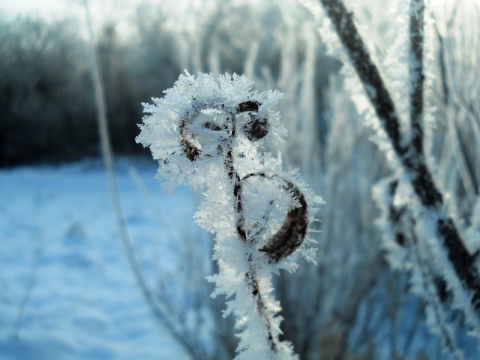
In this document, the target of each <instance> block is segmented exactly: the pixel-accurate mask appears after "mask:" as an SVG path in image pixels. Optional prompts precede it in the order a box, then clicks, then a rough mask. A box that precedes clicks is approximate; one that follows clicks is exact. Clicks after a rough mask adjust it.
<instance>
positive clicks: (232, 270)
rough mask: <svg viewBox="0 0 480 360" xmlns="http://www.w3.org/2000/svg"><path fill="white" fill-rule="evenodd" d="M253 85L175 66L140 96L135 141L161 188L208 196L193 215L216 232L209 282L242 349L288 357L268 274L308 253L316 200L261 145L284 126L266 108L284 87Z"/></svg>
mask: <svg viewBox="0 0 480 360" xmlns="http://www.w3.org/2000/svg"><path fill="white" fill-rule="evenodd" d="M252 86H253V83H252V81H250V80H249V79H247V78H246V77H244V76H238V75H233V76H231V75H228V74H226V75H223V76H219V77H218V78H214V77H213V76H212V75H211V74H199V75H198V76H197V77H195V76H192V75H190V74H188V73H186V74H185V75H180V77H179V79H178V80H177V82H176V83H175V85H174V87H173V88H171V89H169V90H167V91H166V92H165V96H164V97H163V98H161V99H153V102H154V103H153V104H144V108H145V112H146V113H147V115H146V116H145V117H144V119H143V124H142V125H140V128H141V133H140V135H139V136H138V137H137V142H140V143H142V144H143V145H144V146H148V147H150V150H151V151H152V154H153V157H154V158H155V159H156V160H157V161H158V163H159V165H160V167H159V171H158V177H159V178H160V180H161V182H162V184H163V185H164V186H165V187H166V188H167V189H169V190H173V188H174V187H175V186H178V185H181V184H184V185H188V186H190V187H192V188H193V189H197V190H202V192H203V194H204V196H205V198H204V201H203V202H202V204H201V205H200V209H199V211H198V212H197V213H196V215H195V218H196V221H197V223H198V224H199V225H200V226H202V227H203V228H204V229H206V230H208V231H210V232H211V233H213V234H215V247H214V259H215V260H217V262H218V267H219V273H218V274H216V275H213V276H211V277H210V281H213V282H215V283H216V290H215V292H214V294H213V296H216V295H218V294H225V295H226V296H227V299H228V302H227V310H226V311H225V316H227V315H229V314H230V313H234V314H235V315H236V324H235V327H236V329H237V330H239V337H240V344H239V347H238V349H237V354H238V358H239V359H252V358H277V359H291V358H295V355H294V353H293V349H292V346H291V344H290V343H288V342H285V341H281V340H280V339H279V336H280V334H281V330H280V322H281V320H282V318H281V317H280V316H279V315H278V313H279V311H280V304H279V303H278V301H276V300H275V299H274V298H273V297H272V296H271V292H272V291H273V288H272V282H271V277H272V273H278V271H279V270H280V269H287V270H289V271H293V270H294V269H295V268H296V264H295V263H293V262H292V261H291V259H290V255H291V254H293V253H294V252H297V251H299V252H301V253H303V255H304V256H305V257H306V258H307V260H313V255H314V248H313V247H312V246H311V244H312V242H313V240H312V239H310V237H309V232H310V231H309V224H311V223H312V220H313V214H314V212H315V211H316V207H317V206H318V205H319V204H321V203H322V200H321V199H320V198H319V197H318V196H316V195H315V194H313V192H311V191H310V190H309V189H308V188H307V187H306V185H305V184H303V182H302V181H301V180H300V179H299V176H298V174H296V173H295V172H293V171H288V172H285V171H284V170H283V169H282V161H281V156H280V154H278V155H277V156H273V155H272V154H271V153H269V152H268V151H266V150H265V149H266V148H267V147H272V146H275V145H278V144H279V143H280V142H282V141H283V138H284V136H285V135H286V131H285V129H284V127H283V125H282V124H281V123H280V116H279V114H278V113H276V112H274V111H273V109H272V108H273V106H275V104H276V103H277V102H278V100H280V98H281V94H280V93H279V92H278V91H269V92H263V93H258V92H254V91H252Z"/></svg>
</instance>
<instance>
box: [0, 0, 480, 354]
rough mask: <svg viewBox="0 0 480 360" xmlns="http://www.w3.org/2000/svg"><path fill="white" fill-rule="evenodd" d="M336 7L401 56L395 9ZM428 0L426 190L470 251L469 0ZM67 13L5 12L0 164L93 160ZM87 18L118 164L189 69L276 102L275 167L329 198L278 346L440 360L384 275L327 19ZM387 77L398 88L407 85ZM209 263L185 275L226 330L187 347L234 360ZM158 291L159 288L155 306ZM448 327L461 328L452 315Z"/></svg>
mask: <svg viewBox="0 0 480 360" xmlns="http://www.w3.org/2000/svg"><path fill="white" fill-rule="evenodd" d="M345 3H346V4H347V5H348V6H349V7H351V8H353V10H354V12H355V16H356V19H357V22H358V23H359V24H361V28H362V31H363V32H364V34H365V35H366V37H367V38H368V39H369V40H372V43H374V46H373V48H374V52H375V56H376V57H377V58H378V59H380V61H383V60H385V59H386V58H388V59H390V60H391V59H395V51H398V49H392V44H393V43H394V39H395V34H398V31H403V29H401V28H400V29H399V28H396V27H395V26H396V25H395V24H396V23H395V21H394V20H395V14H392V13H391V12H389V11H390V10H389V9H390V8H391V2H389V1H386V0H385V1H376V0H361V1H354V0H350V1H345ZM433 3H435V4H436V5H435V7H433V8H432V9H431V12H432V13H431V15H432V18H434V19H435V21H436V24H435V26H434V27H433V36H432V42H431V44H432V46H433V50H432V56H433V61H431V63H430V68H429V69H428V72H429V74H431V75H432V76H435V78H434V79H433V80H432V81H433V85H432V89H431V91H430V92H428V94H427V95H426V96H427V99H428V101H429V103H430V104H433V105H434V106H435V107H436V110H432V111H433V112H432V113H431V114H430V115H432V116H434V117H435V121H436V122H435V126H434V127H433V126H432V128H431V130H432V132H431V139H430V141H431V143H432V150H433V151H432V154H431V155H432V161H433V162H435V164H436V167H435V175H436V181H437V182H438V183H439V184H440V186H441V187H442V188H443V189H445V191H447V192H448V193H449V194H450V198H449V204H448V206H451V208H452V209H454V212H455V213H456V214H457V215H458V219H460V220H459V224H460V227H461V230H462V232H464V233H465V234H467V235H468V236H466V239H467V240H468V239H471V246H472V247H475V246H477V245H478V230H476V229H477V227H478V229H480V227H479V224H480V219H478V216H477V217H474V216H473V215H472V214H473V213H474V207H475V204H478V203H479V201H478V200H477V198H478V195H479V186H478V184H479V181H480V157H478V154H479V153H480V119H479V114H480V90H479V82H480V75H479V72H478V59H480V46H479V43H480V35H479V34H480V30H479V23H480V22H479V16H478V15H479V5H478V2H474V1H472V2H470V1H468V0H464V1H439V2H433ZM437 3H438V4H437ZM475 4H477V5H475ZM69 6H70V7H72V8H73V7H76V9H77V10H78V11H77V12H71V13H69V14H67V16H66V17H62V16H57V17H55V18H41V17H28V16H15V17H14V16H11V15H7V14H6V13H2V12H0V166H1V167H10V166H15V165H21V164H32V163H39V162H41V163H45V162H48V163H58V162H67V161H72V160H78V159H82V158H85V157H99V156H100V144H99V138H98V135H97V125H96V119H95V108H94V102H93V94H92V93H93V90H92V83H91V75H90V69H89V65H88V61H87V54H86V48H87V46H86V41H88V39H87V37H86V35H85V27H86V26H85V19H84V15H83V13H82V7H81V5H80V4H78V3H76V2H72V3H71V5H69ZM96 9H97V11H96V13H94V16H95V19H96V20H97V21H96V22H95V28H96V31H95V37H96V46H97V51H98V55H99V59H100V65H101V72H102V75H103V81H104V85H105V90H106V100H107V106H108V118H109V122H110V131H111V135H112V143H113V148H114V151H115V153H116V154H117V155H141V156H145V155H146V156H149V155H148V151H146V150H144V149H143V148H142V147H141V146H140V145H137V144H136V143H135V137H136V135H137V134H138V128H137V126H136V124H137V123H139V122H140V120H141V118H142V102H149V101H150V99H151V98H152V97H161V96H162V91H163V90H165V89H167V88H169V87H171V86H172V85H173V83H174V81H175V80H176V79H177V77H178V75H179V74H180V73H181V72H183V71H184V69H187V70H188V71H189V72H190V73H192V74H195V73H197V72H198V71H202V72H212V73H214V74H219V73H224V72H230V73H233V72H236V73H239V74H245V75H246V76H248V77H250V78H252V79H253V80H254V81H255V87H256V88H257V89H258V90H265V89H279V90H280V91H282V92H283V93H284V94H285V98H284V100H283V102H282V104H281V105H280V106H279V107H280V109H279V111H280V112H281V114H282V119H283V121H284V122H285V125H286V127H287V129H288V131H289V137H288V141H287V143H286V144H285V145H284V149H282V152H283V155H284V158H285V162H286V163H287V164H288V165H290V166H295V167H299V168H300V169H301V172H302V174H303V175H304V176H305V177H306V179H307V181H308V182H309V183H310V184H311V185H312V186H313V187H314V188H315V190H316V192H318V193H319V194H320V195H322V197H324V198H325V199H326V200H327V203H328V205H327V206H326V207H325V208H324V209H322V211H321V213H320V218H321V220H322V222H321V224H320V225H319V227H320V228H321V230H322V232H321V233H320V234H319V235H318V241H319V253H318V260H317V262H318V265H317V266H303V265H302V266H301V267H300V269H299V271H297V273H295V274H293V275H282V276H281V277H279V278H278V284H277V298H279V299H280V300H281V303H282V306H283V310H282V316H284V317H285V321H284V323H283V326H284V329H283V330H284V333H285V337H286V338H287V339H289V340H291V341H292V342H293V343H294V346H295V351H296V352H297V353H298V354H300V356H301V358H302V359H303V358H306V359H309V358H312V359H315V358H319V357H321V358H323V359H374V358H379V359H385V358H392V359H402V358H411V359H413V358H418V359H424V358H432V359H438V358H440V357H438V356H440V354H441V348H442V345H441V341H439V340H438V339H435V338H431V337H430V336H427V337H426V336H425V333H426V332H427V327H426V322H425V316H424V305H425V304H424V302H423V299H422V297H419V296H417V295H413V294H411V293H410V292H409V290H410V284H409V280H408V274H407V273H405V272H399V271H394V270H392V269H391V268H389V266H388V264H387V263H386V261H385V256H384V255H385V248H384V247H383V244H382V240H381V238H382V234H381V231H380V230H379V229H378V228H377V227H375V219H376V218H378V215H379V213H378V209H377V207H376V205H375V203H374V201H373V199H372V191H371V190H372V186H373V185H374V184H376V183H377V182H378V181H379V180H380V179H382V178H383V177H385V176H388V175H389V174H390V173H391V170H390V169H389V168H388V165H386V161H385V156H384V154H383V153H382V151H381V150H379V149H378V147H377V146H376V145H375V144H374V143H373V142H371V137H372V131H371V129H369V128H368V127H367V126H365V124H364V120H365V119H364V115H363V114H359V113H358V112H357V110H356V107H355V105H354V104H353V102H352V100H351V98H350V93H349V92H348V91H347V90H348V89H347V88H346V87H345V85H344V75H343V74H341V72H340V71H339V70H340V63H339V62H338V60H336V59H335V58H333V57H330V56H328V55H327V51H326V46H325V45H324V44H323V43H322V41H321V38H320V36H319V34H318V30H317V28H318V26H319V25H321V24H316V23H315V20H314V17H313V16H312V14H311V13H310V12H309V11H308V10H307V9H305V8H304V7H303V6H301V5H299V4H298V2H296V1H293V0H282V1H274V0H265V1H254V0H229V1H225V0H216V1H214V0H212V1H194V0H165V1H148V2H139V3H135V5H134V6H131V7H130V9H131V10H130V11H128V13H127V14H126V15H125V14H122V16H121V17H119V18H117V17H116V16H115V11H113V10H112V7H110V8H106V9H107V10H102V9H101V8H96ZM0 10H1V9H0ZM102 11H105V13H103V14H101V12H102ZM73 13H75V14H76V15H72V14H73ZM102 15H103V16H102ZM398 58H399V59H401V57H400V56H399V57H398ZM380 67H381V66H380ZM391 67H392V66H391ZM393 67H394V66H393ZM390 70H392V69H390ZM394 80H395V81H405V85H406V86H408V82H407V79H394ZM397 85H398V84H397ZM478 206H479V205H477V207H478ZM475 234H476V235H475ZM184 240H185V249H184V251H187V252H188V256H189V258H190V257H191V258H192V261H189V263H191V264H196V263H201V264H204V263H205V261H210V257H209V256H208V254H207V256H205V253H202V254H198V253H195V252H193V251H191V249H192V248H194V247H195V245H194V244H193V243H192V241H193V240H190V242H188V241H187V240H188V239H184ZM475 244H477V245H475ZM199 256H203V257H206V259H204V260H202V259H199V258H198V257H199ZM210 265H211V264H210ZM210 265H209V266H208V269H207V270H199V271H194V270H192V269H190V270H191V271H190V272H189V274H194V275H195V276H196V278H198V282H196V283H197V284H203V285H202V286H200V285H197V288H194V289H189V290H188V291H189V296H190V297H191V298H193V299H196V300H195V301H193V302H194V303H195V304H196V305H195V308H194V310H195V309H197V308H199V307H202V306H204V307H206V308H208V309H210V310H211V313H212V314H214V315H212V316H214V318H215V319H216V323H217V324H218V328H219V329H220V330H221V331H217V332H216V333H213V334H211V335H202V336H207V337H208V340H207V341H206V342H203V340H202V341H199V340H198V339H192V340H191V343H192V344H193V345H192V346H193V347H197V348H199V347H202V346H204V345H202V344H205V343H210V344H214V345H215V346H214V349H213V350H212V349H211V348H209V350H208V351H207V350H205V349H203V350H202V349H201V350H199V351H200V352H205V353H210V354H212V353H213V354H217V358H229V357H230V356H231V354H232V353H233V351H234V348H235V342H236V340H235V338H234V336H233V332H232V329H231V328H229V327H228V326H226V325H225V323H224V321H223V319H221V314H220V310H219V309H221V308H222V307H223V305H222V301H220V302H219V303H217V302H215V303H214V302H212V301H211V299H210V298H209V296H208V295H209V292H210V290H211V289H209V288H206V287H205V283H204V280H203V279H204V276H205V275H208V274H210V273H211V272H212V271H213V270H212V268H211V267H210ZM202 266H203V265H202ZM211 266H214V265H211ZM199 268H201V266H200V265H199ZM167 290H168V289H167ZM167 290H165V288H164V289H163V290H162V292H163V293H162V294H163V295H162V296H163V297H165V298H168V296H169V294H168V291H167ZM171 298H172V299H173V298H174V295H171ZM172 299H170V300H169V301H173V302H175V301H174V300H172ZM197 300H198V301H197ZM179 304H181V302H180V301H179ZM198 304H201V305H198ZM299 304H301V305H299ZM182 311H186V310H185V309H183V310H182ZM172 316H173V315H172ZM453 321H454V323H455V324H456V325H457V326H458V328H460V329H462V326H463V325H462V320H461V319H458V318H455V319H454V320H453ZM179 326H180V328H181V325H179ZM185 326H186V325H185ZM192 336H193V335H192ZM199 336H200V335H199ZM426 338H428V341H427V342H425V341H424V340H425V339H426ZM471 348H472V347H471V346H470V349H471ZM473 351H475V350H473ZM469 354H472V351H470V353H469ZM194 355H195V354H192V356H193V357H194ZM473 355H474V354H473ZM211 358H215V356H213V355H212V356H211Z"/></svg>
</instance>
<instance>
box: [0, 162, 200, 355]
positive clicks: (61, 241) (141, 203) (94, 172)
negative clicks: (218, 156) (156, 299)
mask: <svg viewBox="0 0 480 360" xmlns="http://www.w3.org/2000/svg"><path fill="white" fill-rule="evenodd" d="M117 170H118V171H117V179H118V182H119V188H120V193H121V200H122V204H123V209H124V212H125V217H126V221H127V225H128V230H129V233H130V236H131V239H132V243H133V245H134V247H135V249H136V252H137V256H139V255H141V254H143V255H142V256H140V257H141V259H142V260H141V262H142V268H143V270H144V271H145V273H146V275H147V276H150V278H152V279H153V278H154V277H155V276H157V275H158V274H159V273H161V271H162V269H163V268H165V267H167V268H168V267H169V266H170V267H172V266H175V263H174V261H173V260H172V259H173V255H172V252H171V249H170V247H169V244H168V242H169V241H170V240H169V234H171V232H172V231H173V230H174V227H175V226H174V225H175V223H177V224H178V222H177V221H178V219H179V218H181V219H190V220H189V221H185V222H183V223H184V224H192V225H191V226H192V227H195V226H196V225H195V224H193V221H191V218H192V214H193V212H194V208H195V204H194V202H195V200H194V198H193V196H192V194H191V193H189V192H188V191H187V190H185V189H180V190H179V191H177V192H176V194H175V195H174V196H167V195H165V194H163V192H162V191H161V189H160V185H159V183H158V182H157V181H156V180H155V179H154V175H155V171H156V165H155V164H154V163H153V161H152V162H149V163H148V164H145V163H143V164H142V163H139V162H138V161H135V160H122V161H121V162H120V165H119V166H118V169H117ZM116 224H117V223H116V220H115V217H114V211H113V207H112V202H111V198H110V192H109V189H108V183H107V178H106V174H105V171H104V169H103V166H102V163H101V162H98V161H88V162H81V163H77V164H73V165H65V166H60V167H46V166H36V167H22V168H16V169H3V170H0V358H1V359H144V360H148V359H186V358H188V357H187V356H186V355H185V353H183V351H182V349H181V348H180V347H179V346H178V344H177V343H176V342H175V341H174V340H173V339H172V337H171V336H170V335H169V333H168V332H167V331H166V330H165V329H164V328H163V327H162V326H161V325H160V324H159V323H158V322H157V321H156V320H155V318H154V317H153V316H152V314H151V312H150V309H149V307H148V306H147V305H146V303H145V301H144V299H143V297H142V295H141V292H140V291H139V289H138V287H137V285H136V282H135V279H134V277H133V275H132V272H131V270H130V267H129V264H128V261H127V257H126V255H125V252H124V249H123V247H122V243H121V242H120V239H119V230H118V227H117V225H116ZM168 224H170V225H173V226H170V228H169V227H168V226H167V225H168ZM188 226H190V225H188ZM22 309H23V310H24V311H23V310H22Z"/></svg>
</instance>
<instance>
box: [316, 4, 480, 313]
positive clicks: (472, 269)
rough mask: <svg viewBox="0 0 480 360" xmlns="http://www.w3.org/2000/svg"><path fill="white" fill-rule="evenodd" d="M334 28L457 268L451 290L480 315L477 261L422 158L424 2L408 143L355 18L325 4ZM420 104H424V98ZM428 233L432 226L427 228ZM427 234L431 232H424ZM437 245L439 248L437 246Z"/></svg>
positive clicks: (415, 44)
mask: <svg viewBox="0 0 480 360" xmlns="http://www.w3.org/2000/svg"><path fill="white" fill-rule="evenodd" d="M320 1H321V3H322V5H323V7H324V9H325V11H326V13H327V15H328V17H329V18H330V20H331V22H332V24H333V27H334V28H335V31H336V33H337V35H338V37H339V39H340V41H341V43H342V45H343V46H344V47H345V48H346V50H347V53H348V56H349V59H350V62H351V63H352V65H353V68H354V69H355V72H356V74H357V75H358V77H359V78H360V81H361V83H362V85H363V88H364V90H365V92H366V94H367V97H368V99H369V100H370V102H371V104H372V106H373V108H374V110H375V112H376V115H377V116H378V118H379V119H380V122H381V124H382V125H383V128H384V130H385V132H386V134H387V137H388V139H389V140H390V143H391V145H392V148H393V150H394V152H395V155H396V158H397V160H398V162H399V164H400V165H401V167H402V173H403V176H404V178H406V179H408V180H409V182H410V184H411V187H412V189H413V193H414V194H415V196H416V199H417V200H418V204H419V205H420V208H421V210H419V212H420V213H422V212H423V213H424V214H428V217H429V219H423V220H424V221H425V223H427V222H430V223H431V225H432V227H433V229H434V230H433V231H432V232H433V236H434V237H435V238H436V239H438V240H440V241H441V244H440V247H439V248H440V249H445V250H446V254H445V255H444V256H445V258H446V259H447V261H448V263H449V264H450V265H451V267H452V268H453V275H454V277H456V278H457V281H458V282H459V286H455V284H453V285H452V284H450V280H454V279H453V277H452V276H450V274H449V273H448V271H449V270H448V269H447V270H444V271H445V273H444V274H443V275H444V276H445V277H446V280H447V282H448V283H449V285H450V286H452V287H454V288H455V290H456V291H455V292H456V294H455V295H456V296H457V297H458V298H463V295H462V294H458V291H461V290H460V288H462V287H463V289H466V290H467V291H468V295H467V298H468V299H469V301H470V304H471V306H472V308H473V311H474V312H475V313H476V314H477V316H478V315H480V274H479V272H478V269H477V267H476V265H475V257H474V256H473V255H472V254H470V253H469V252H468V249H467V248H466V247H465V245H464V242H463V241H462V239H461V237H460V234H459V231H458V229H457V227H456V225H455V223H454V222H453V220H452V219H451V218H450V217H449V216H448V215H447V214H445V210H444V196H443V195H442V193H441V192H440V191H439V189H438V188H437V186H436V185H435V182H434V180H433V177H432V174H431V172H430V170H429V168H428V166H427V163H426V160H425V156H424V152H423V140H422V139H423V137H422V122H421V121H422V117H423V108H422V106H421V104H419V103H418V100H419V99H418V98H417V96H419V94H420V93H422V92H423V69H422V66H421V63H422V59H423V58H422V52H423V50H422V49H423V37H422V33H423V1H415V0H414V1H412V9H411V11H410V14H411V16H412V18H411V21H410V29H411V36H412V44H411V55H412V57H413V58H414V61H413V63H414V65H413V66H411V67H410V77H411V79H414V80H415V81H413V82H412V83H413V86H412V88H411V96H410V99H411V100H413V101H412V104H411V114H410V116H411V124H412V127H413V129H414V131H413V135H412V136H411V137H410V138H409V139H403V138H402V134H401V131H400V121H399V120H400V119H399V115H398V113H397V111H396V109H395V105H394V102H393V100H392V97H391V95H390V93H389V91H388V89H387V87H386V85H385V83H384V80H383V78H382V76H381V75H380V72H379V70H378V68H377V66H376V65H375V63H374V62H373V60H372V57H371V56H370V54H369V51H368V50H367V47H366V46H365V43H364V41H363V39H362V38H361V36H360V34H359V32H358V30H357V27H356V25H355V22H354V20H353V15H352V13H351V12H349V11H348V10H347V8H346V7H345V5H344V4H343V2H342V1H341V0H320ZM420 99H421V98H420ZM424 227H425V228H427V227H428V226H427V224H424ZM425 232H426V233H427V232H428V231H425ZM437 245H438V244H437Z"/></svg>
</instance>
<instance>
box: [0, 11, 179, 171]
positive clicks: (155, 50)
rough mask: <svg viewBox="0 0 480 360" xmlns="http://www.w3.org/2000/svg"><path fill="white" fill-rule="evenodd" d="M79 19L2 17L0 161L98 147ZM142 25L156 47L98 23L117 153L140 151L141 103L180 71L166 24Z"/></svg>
mask: <svg viewBox="0 0 480 360" xmlns="http://www.w3.org/2000/svg"><path fill="white" fill-rule="evenodd" d="M82 26H83V25H82V24H79V23H78V22H76V21H71V20H70V19H68V20H62V21H55V22H47V21H45V20H42V19H32V18H12V19H7V18H5V17H2V18H0V166H1V167H6V166H14V165H19V164H28V163H36V162H49V163H51V162H65V161H71V160H76V159H80V158H84V157H90V156H97V155H99V144H98V142H99V141H98V135H97V125H96V120H95V115H94V111H95V109H94V103H93V96H92V84H91V77H90V73H89V71H90V70H89V68H88V64H87V55H86V46H85V39H84V38H82V35H81V34H82V31H81V30H82ZM142 26H143V27H142V28H141V29H138V30H139V31H148V30H150V31H154V32H155V35H156V37H157V41H159V42H161V44H162V46H161V47H158V46H149V47H148V48H142V42H141V41H129V42H125V43H121V42H120V41H119V36H118V32H117V28H116V25H115V24H114V23H107V24H105V25H103V28H102V29H101V31H100V33H99V34H97V49H98V54H99V59H100V64H101V70H102V74H103V80H104V84H105V88H106V97H107V105H108V115H109V120H110V131H111V134H112V142H113V147H114V150H115V152H116V153H118V154H138V153H139V152H143V148H142V147H141V146H139V145H137V144H136V143H135V136H136V135H137V133H138V130H137V126H136V124H137V123H138V122H140V119H141V117H142V114H141V111H142V110H141V103H142V102H145V101H148V100H149V99H150V98H151V97H152V96H153V95H155V94H156V96H160V95H161V93H162V91H163V90H164V89H165V88H167V87H168V86H171V84H172V83H173V80H174V79H175V77H176V76H178V73H179V71H181V70H180V69H179V68H178V66H177V64H178V61H176V60H175V56H176V55H175V52H174V51H171V48H169V46H171V40H170V41H169V40H166V39H167V36H166V35H164V33H165V32H164V31H162V29H159V28H158V26H157V28H156V29H153V28H148V25H145V24H143V25H142ZM145 35H146V36H148V34H145ZM137 38H140V37H137ZM151 45H152V44H151ZM140 59H141V60H140ZM152 79H155V81H152Z"/></svg>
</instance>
